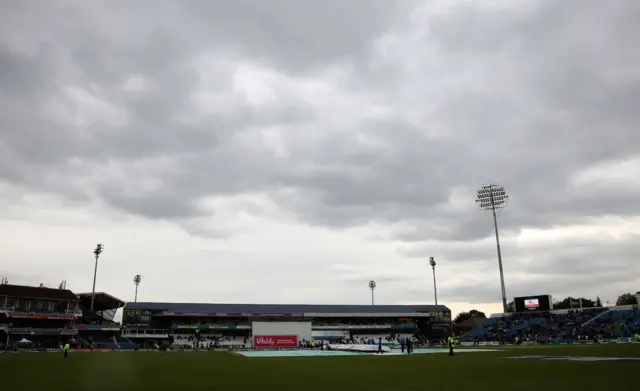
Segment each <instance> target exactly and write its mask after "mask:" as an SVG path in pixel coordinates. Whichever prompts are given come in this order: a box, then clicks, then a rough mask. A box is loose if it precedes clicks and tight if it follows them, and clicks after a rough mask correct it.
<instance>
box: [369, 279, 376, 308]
mask: <svg viewBox="0 0 640 391" xmlns="http://www.w3.org/2000/svg"><path fill="white" fill-rule="evenodd" d="M369 289H371V305H375V302H374V301H373V291H375V290H376V282H375V281H373V280H371V281H369Z"/></svg>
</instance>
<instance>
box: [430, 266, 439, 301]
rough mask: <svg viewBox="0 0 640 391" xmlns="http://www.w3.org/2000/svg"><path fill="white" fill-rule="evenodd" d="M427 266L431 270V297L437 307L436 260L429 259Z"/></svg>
mask: <svg viewBox="0 0 640 391" xmlns="http://www.w3.org/2000/svg"><path fill="white" fill-rule="evenodd" d="M429 265H431V269H432V270H433V296H434V298H435V299H436V305H438V289H437V288H436V260H435V259H433V257H429Z"/></svg>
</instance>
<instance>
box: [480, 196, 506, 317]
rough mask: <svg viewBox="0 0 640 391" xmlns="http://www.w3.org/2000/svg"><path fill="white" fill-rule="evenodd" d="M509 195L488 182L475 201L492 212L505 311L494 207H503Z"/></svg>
mask: <svg viewBox="0 0 640 391" xmlns="http://www.w3.org/2000/svg"><path fill="white" fill-rule="evenodd" d="M508 199H509V196H508V195H507V193H506V192H505V190H504V187H502V186H499V185H495V184H490V185H484V186H482V187H481V188H480V189H479V190H478V197H477V198H476V203H477V204H478V206H479V207H480V208H482V209H484V210H490V211H491V213H492V214H493V228H494V229H495V234H496V247H497V249H498V268H499V269H500V284H501V287H502V309H503V311H504V312H505V313H507V312H508V307H507V292H506V289H505V287H504V271H503V270H502V251H501V250H500V236H499V235H498V218H497V217H496V209H501V208H504V206H505V204H506V203H507V200H508Z"/></svg>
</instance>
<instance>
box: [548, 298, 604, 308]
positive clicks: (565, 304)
mask: <svg viewBox="0 0 640 391" xmlns="http://www.w3.org/2000/svg"><path fill="white" fill-rule="evenodd" d="M572 301H573V302H574V303H575V302H580V301H582V308H594V307H597V305H596V304H597V300H596V301H593V300H590V299H585V298H584V297H567V298H565V299H564V300H561V301H554V302H553V309H554V310H570V309H571V308H579V307H580V306H579V305H578V306H577V307H576V305H575V304H574V307H571V302H572ZM600 306H602V303H600Z"/></svg>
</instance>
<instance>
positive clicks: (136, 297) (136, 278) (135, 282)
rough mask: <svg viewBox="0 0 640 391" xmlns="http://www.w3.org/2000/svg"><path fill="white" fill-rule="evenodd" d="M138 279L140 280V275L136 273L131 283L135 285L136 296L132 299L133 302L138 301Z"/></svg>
mask: <svg viewBox="0 0 640 391" xmlns="http://www.w3.org/2000/svg"><path fill="white" fill-rule="evenodd" d="M140 281H142V276H141V275H139V274H136V275H135V277H133V283H134V284H135V285H136V296H135V298H134V299H133V302H134V303H137V302H138V285H140Z"/></svg>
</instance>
